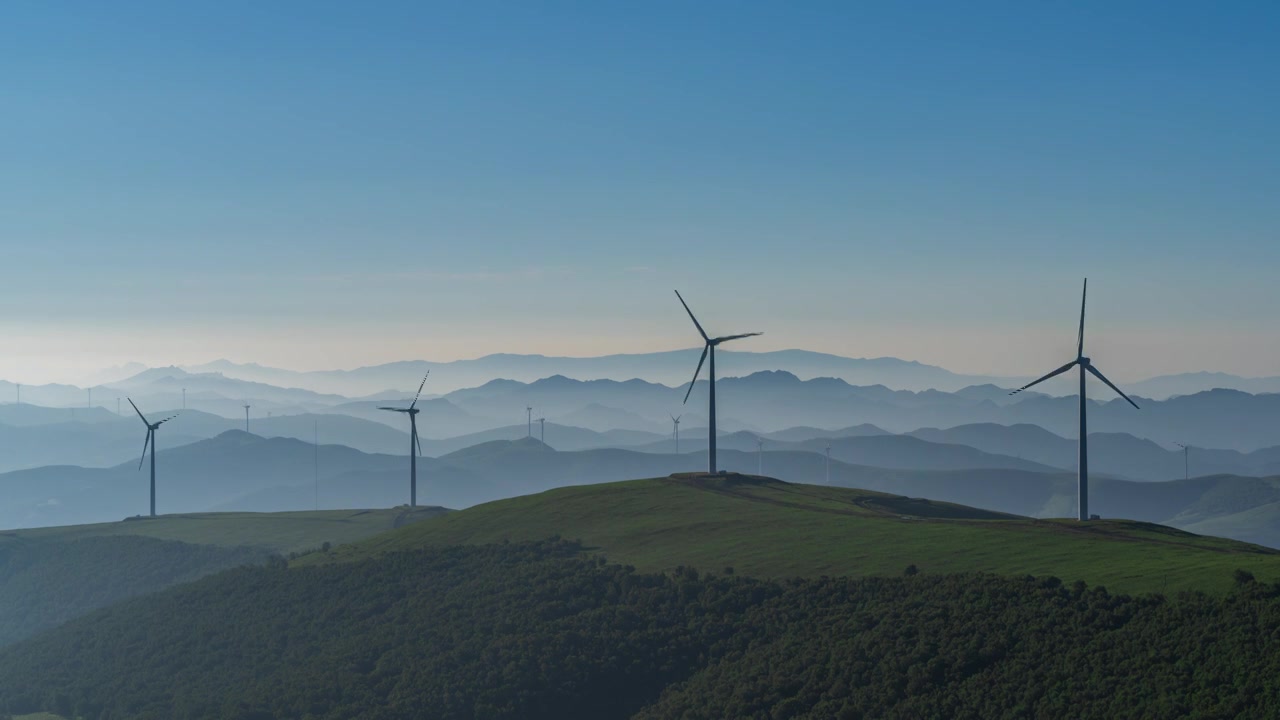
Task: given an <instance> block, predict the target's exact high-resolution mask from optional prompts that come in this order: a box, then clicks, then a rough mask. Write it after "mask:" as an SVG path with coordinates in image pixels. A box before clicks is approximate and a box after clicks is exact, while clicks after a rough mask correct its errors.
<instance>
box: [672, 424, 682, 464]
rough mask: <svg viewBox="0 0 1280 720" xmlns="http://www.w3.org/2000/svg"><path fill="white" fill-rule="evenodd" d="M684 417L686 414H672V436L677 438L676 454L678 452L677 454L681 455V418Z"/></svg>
mask: <svg viewBox="0 0 1280 720" xmlns="http://www.w3.org/2000/svg"><path fill="white" fill-rule="evenodd" d="M682 417H684V415H672V416H671V426H672V430H671V436H672V437H673V438H675V440H676V454H677V455H679V454H680V418H682Z"/></svg>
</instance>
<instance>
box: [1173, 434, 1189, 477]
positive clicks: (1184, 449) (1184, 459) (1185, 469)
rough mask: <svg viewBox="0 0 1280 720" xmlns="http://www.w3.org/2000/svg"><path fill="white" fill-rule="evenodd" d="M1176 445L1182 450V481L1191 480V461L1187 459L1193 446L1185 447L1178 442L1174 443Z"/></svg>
mask: <svg viewBox="0 0 1280 720" xmlns="http://www.w3.org/2000/svg"><path fill="white" fill-rule="evenodd" d="M1174 445H1177V446H1178V447H1180V448H1182V479H1183V480H1190V479H1191V461H1190V459H1188V458H1187V454H1188V452H1189V451H1190V450H1191V446H1190V445H1183V444H1182V443H1180V442H1176V443H1174Z"/></svg>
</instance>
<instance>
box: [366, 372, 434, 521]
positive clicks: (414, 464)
mask: <svg viewBox="0 0 1280 720" xmlns="http://www.w3.org/2000/svg"><path fill="white" fill-rule="evenodd" d="M430 374H431V371H430V370H428V371H427V375H430ZM427 375H423V376H422V382H421V383H419V384H418V394H417V395H414V396H413V402H411V403H409V407H407V408H394V407H380V408H378V409H379V410H388V411H390V412H398V413H404V414H406V415H408V416H409V507H417V506H418V455H419V454H420V453H421V452H422V441H421V440H419V439H418V413H420V412H422V411H421V410H419V409H418V398H420V397H422V388H423V386H424V385H426V384H427Z"/></svg>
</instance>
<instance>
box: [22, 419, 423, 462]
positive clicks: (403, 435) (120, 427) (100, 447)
mask: <svg viewBox="0 0 1280 720" xmlns="http://www.w3.org/2000/svg"><path fill="white" fill-rule="evenodd" d="M22 407H24V408H26V407H28V406H26V405H24V406H22ZM30 407H33V408H34V407H35V406H30ZM58 412H60V413H62V414H64V415H65V414H66V411H58ZM175 413H176V414H177V417H175V418H174V419H173V420H170V421H169V422H167V423H165V425H164V428H163V429H162V430H161V431H160V433H159V438H160V447H161V448H162V449H172V448H175V447H179V446H182V445H187V444H189V443H192V442H195V441H197V440H204V439H208V438H211V437H215V436H217V435H220V434H222V433H224V432H226V431H228V430H235V429H242V428H244V420H243V418H240V419H231V418H225V417H221V416H219V415H213V414H210V413H205V412H201V411H199V410H186V411H182V412H178V411H176V410H170V411H165V410H158V411H156V412H151V411H148V417H151V418H152V419H153V420H154V419H159V418H162V417H168V416H169V415H173V414H175ZM81 414H84V413H81ZM388 414H390V413H388ZM250 429H251V430H252V431H253V432H254V434H257V435H261V436H263V437H291V438H295V439H298V440H303V441H305V442H308V443H309V442H312V440H313V437H314V436H315V434H316V431H317V430H318V432H319V436H320V440H321V441H322V442H325V443H328V444H339V445H346V446H347V447H352V448H355V449H357V450H361V451H364V452H374V453H377V452H384V453H392V454H394V453H400V452H407V451H408V450H407V449H408V447H409V434H408V432H405V431H404V430H401V429H396V428H392V427H388V426H386V425H382V424H380V423H374V422H369V421H367V420H361V419H359V418H355V417H351V416H348V415H339V414H322V415H277V416H273V417H269V418H253V420H252V421H251V423H250ZM144 435H145V429H144V428H143V427H142V423H141V422H139V420H138V418H137V416H136V415H134V414H133V410H132V409H130V410H129V415H128V416H126V417H117V416H116V415H114V414H111V415H110V416H109V417H108V418H106V419H104V420H102V421H100V422H93V423H88V422H79V421H77V422H61V423H57V424H43V425H27V426H18V427H12V426H9V425H5V424H3V423H0V449H3V452H0V472H9V471H11V470H20V469H24V468H32V467H40V466H43V465H80V466H83V467H109V466H112V465H118V464H120V463H123V462H126V461H128V460H129V459H130V458H133V459H135V460H136V459H137V458H138V453H139V452H140V451H141V445H139V444H138V440H139V439H140V438H141V437H143V436H144Z"/></svg>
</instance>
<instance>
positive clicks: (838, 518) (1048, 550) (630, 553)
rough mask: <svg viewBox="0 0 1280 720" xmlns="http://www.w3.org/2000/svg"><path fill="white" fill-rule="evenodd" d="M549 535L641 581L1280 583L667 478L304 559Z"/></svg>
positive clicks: (1077, 533)
mask: <svg viewBox="0 0 1280 720" xmlns="http://www.w3.org/2000/svg"><path fill="white" fill-rule="evenodd" d="M555 535H559V536H561V537H564V538H567V539H577V540H581V541H582V542H583V543H584V544H585V545H586V546H587V547H588V548H590V549H592V550H596V551H598V552H601V553H603V554H604V555H605V556H606V557H608V558H609V559H610V560H613V561H617V562H622V563H627V564H631V565H634V566H636V568H637V569H639V570H642V571H662V570H669V569H672V568H675V567H677V566H680V565H686V566H688V565H691V566H694V567H697V568H699V569H703V570H717V571H718V570H721V569H723V568H725V567H726V566H731V567H733V568H734V569H735V571H736V572H738V573H740V574H748V575H753V576H757V577H770V578H777V577H788V576H797V575H798V576H808V577H815V576H821V575H830V576H840V575H849V576H865V575H881V576H889V575H899V574H901V573H902V571H903V569H904V568H905V567H907V566H908V565H915V566H917V567H918V568H919V569H920V571H922V572H926V573H956V572H990V573H997V574H1002V575H1026V574H1031V575H1056V576H1058V577H1060V578H1062V579H1063V580H1067V581H1072V580H1077V579H1081V580H1085V581H1087V582H1089V583H1091V584H1102V585H1105V586H1107V587H1108V588H1110V589H1112V590H1115V591H1121V592H1129V593H1137V592H1149V591H1150V592H1161V591H1164V592H1168V593H1173V592H1176V591H1179V590H1203V591H1208V592H1218V591H1222V590H1225V589H1227V588H1228V587H1230V586H1231V584H1232V582H1233V581H1232V574H1233V573H1234V571H1235V570H1236V569H1245V570H1248V571H1250V572H1252V573H1254V574H1255V575H1256V576H1258V577H1259V578H1280V552H1276V551H1273V550H1269V549H1267V548H1262V547H1259V546H1255V545H1249V544H1245V543H1240V542H1235V541H1231V540H1223V539H1221V538H1214V537H1205V536H1199V535H1193V534H1190V533H1186V532H1182V531H1179V530H1174V529H1172V528H1167V527H1164V526H1160V525H1153V524H1149V523H1140V522H1133V521H1125V520H1101V521H1095V522H1091V523H1085V524H1081V523H1078V522H1076V521H1073V520H1034V519H1030V518H1023V517H1018V516H1013V515H1005V514H1001V513H995V512H989V511H985V510H978V509H974V508H969V507H965V506H962V505H953V504H949V503H941V502H933V501H929V500H923V499H910V498H904V497H900V496H894V495H888V494H883V493H877V492H870V491H864V490H851V489H847V488H835V487H826V486H814V485H794V484H789V483H784V482H781V481H778V480H772V479H768V478H760V477H755V476H747V475H725V476H718V477H714V476H707V475H701V474H691V475H677V476H672V477H669V478H657V479H650V480H633V481H627V482H619V483H609V484H603V485H591V486H578V487H568V488H560V489H556V490H551V491H548V492H544V493H539V494H537V495H529V496H524V497H519V498H512V499H509V500H501V501H498V502H492V503H488V504H485V505H479V506H476V507H473V508H469V509H467V510H463V511H460V512H457V513H450V514H448V515H446V516H444V517H440V518H435V519H433V520H431V521H429V522H424V523H420V524H416V525H413V526H410V527H406V528H401V529H399V530H395V531H392V532H388V533H385V534H382V535H377V536H374V537H371V538H368V539H367V540H364V541H360V542H356V543H353V544H351V545H348V546H345V547H341V548H337V549H335V551H334V552H333V553H330V554H328V555H325V556H319V555H316V556H309V557H307V558H304V559H302V560H301V561H300V564H315V563H321V562H326V561H330V560H339V561H350V560H358V559H362V558H366V557H369V556H371V555H375V554H378V553H381V552H385V551H391V550H405V549H413V548H419V547H424V546H440V545H451V544H482V543H492V542H501V541H503V540H511V541H521V540H539V539H543V538H548V537H552V536H555Z"/></svg>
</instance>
